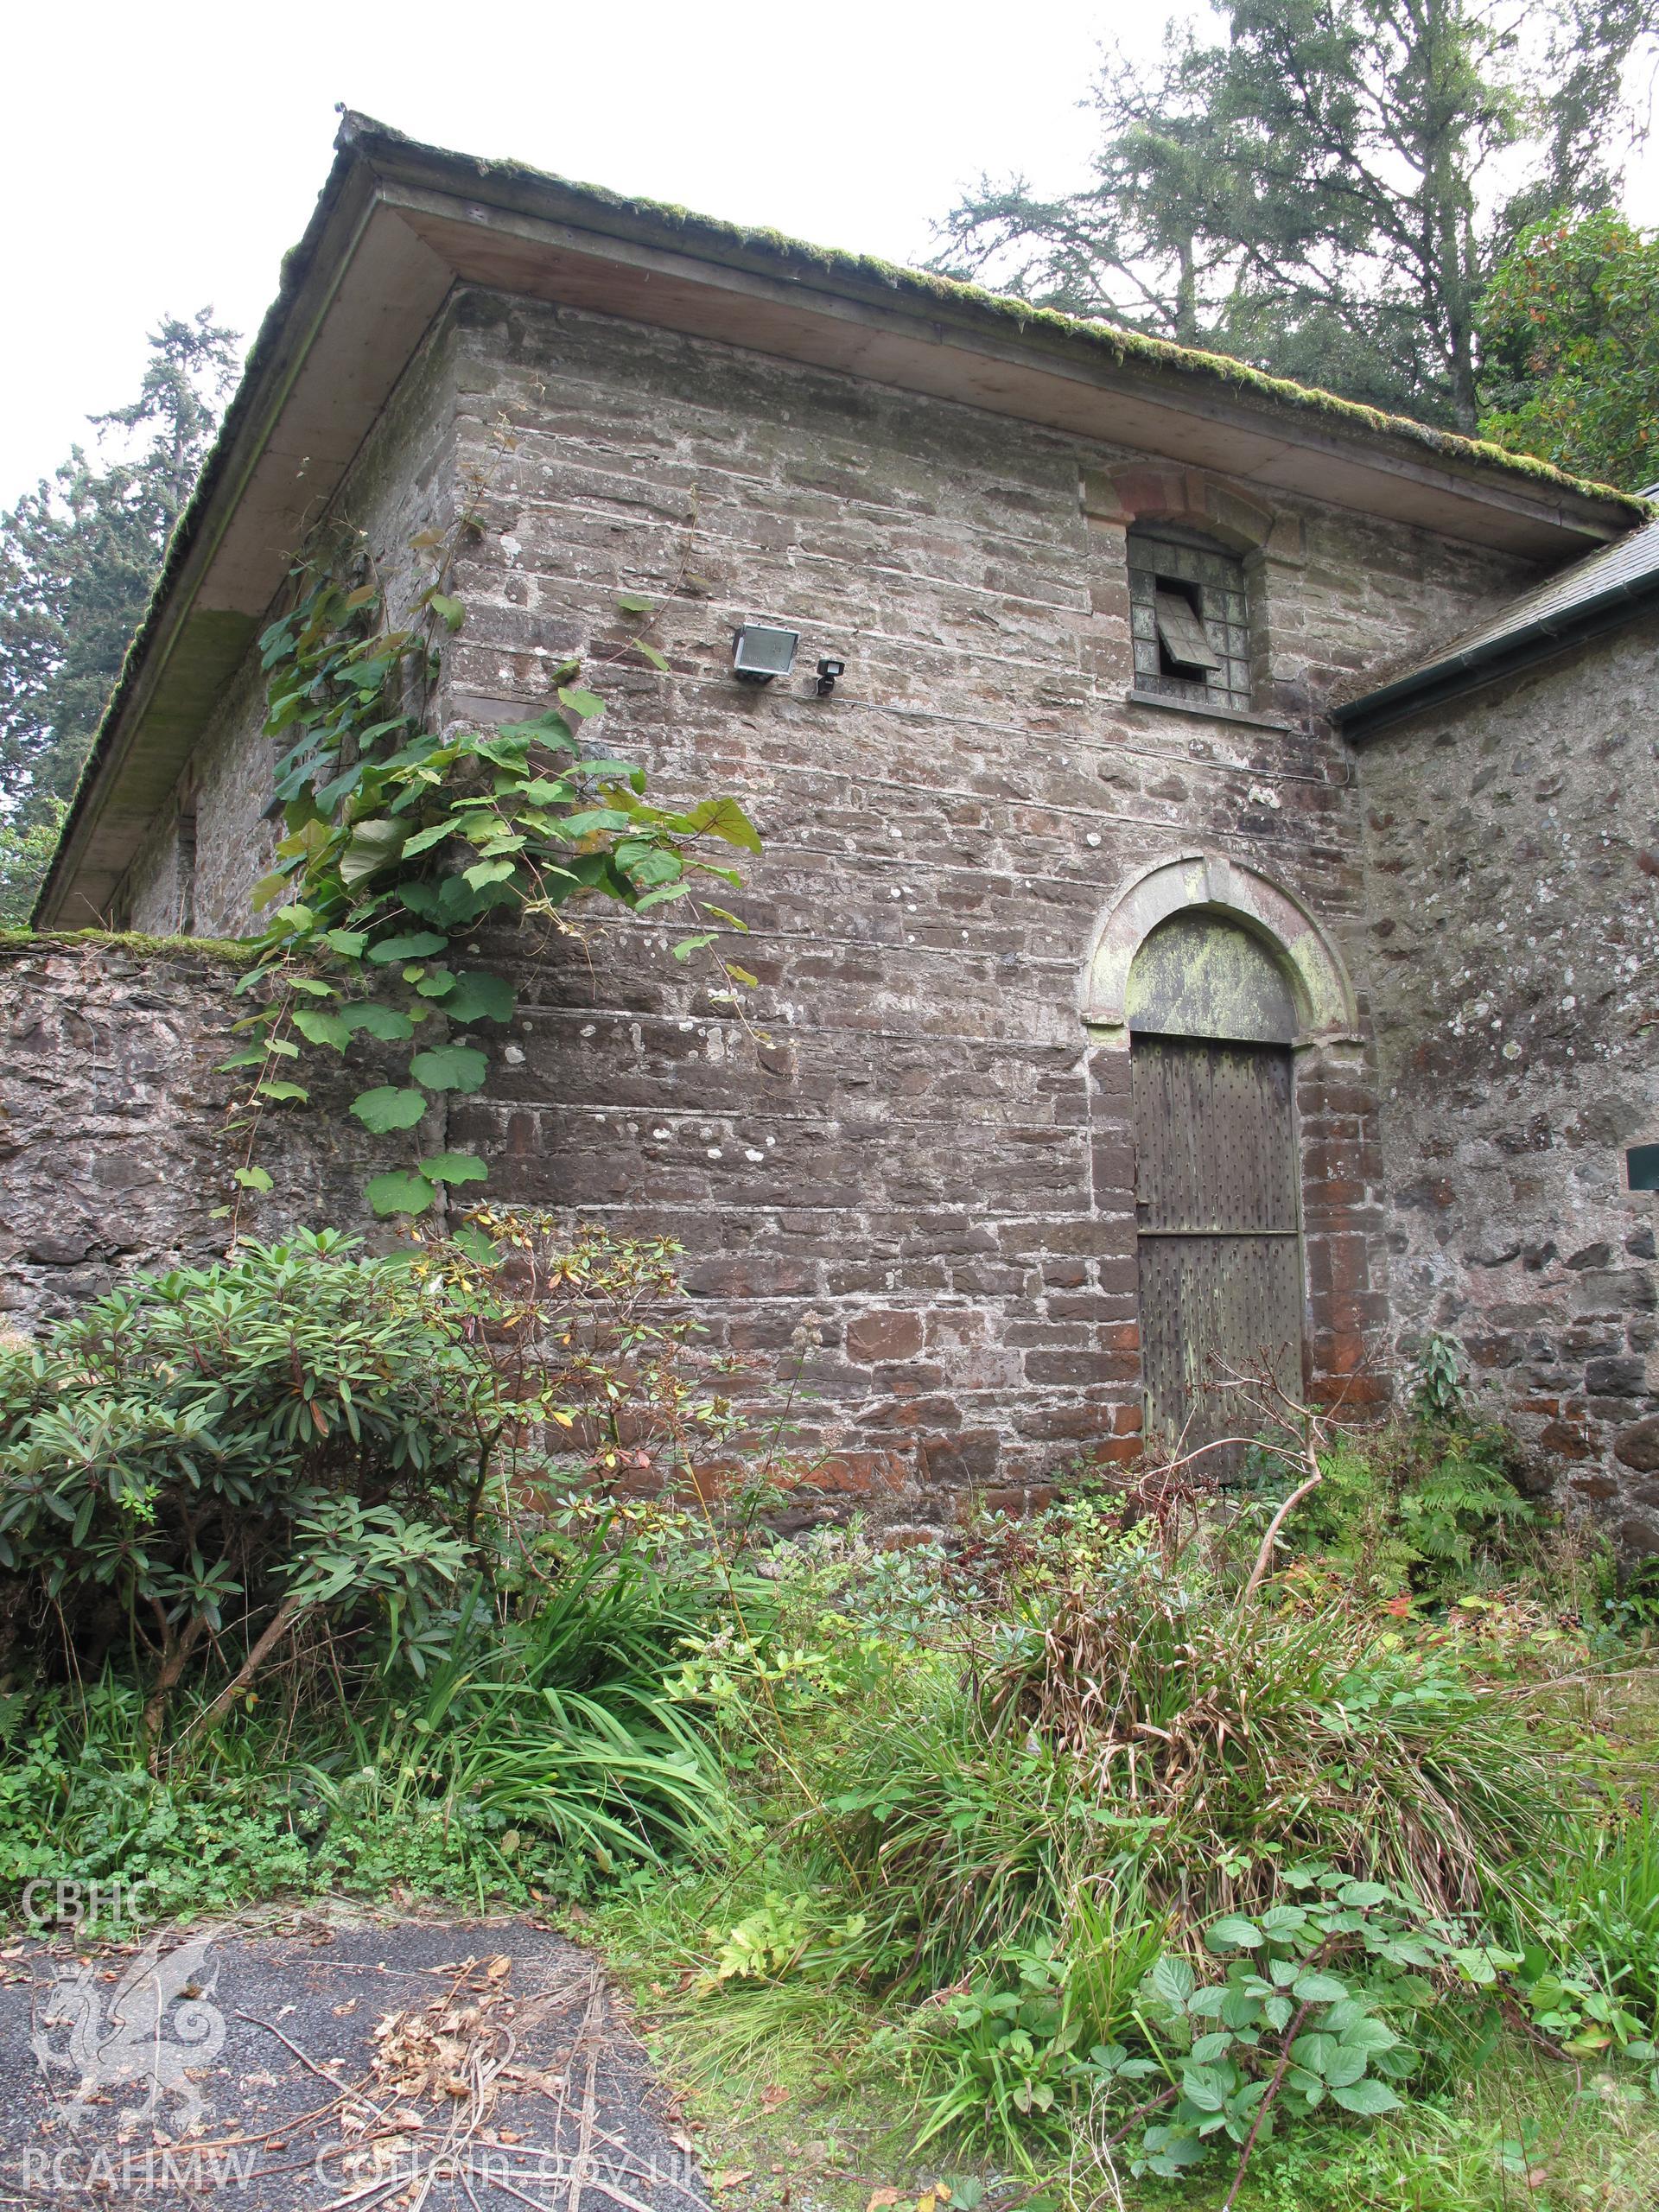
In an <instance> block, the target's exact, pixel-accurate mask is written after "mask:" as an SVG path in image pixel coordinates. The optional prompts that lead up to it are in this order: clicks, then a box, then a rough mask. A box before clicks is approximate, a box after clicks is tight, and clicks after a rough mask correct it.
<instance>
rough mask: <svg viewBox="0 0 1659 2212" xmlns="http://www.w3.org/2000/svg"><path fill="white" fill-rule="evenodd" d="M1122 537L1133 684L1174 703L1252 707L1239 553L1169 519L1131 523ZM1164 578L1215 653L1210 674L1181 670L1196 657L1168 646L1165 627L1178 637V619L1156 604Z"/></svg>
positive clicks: (1245, 584) (1244, 578)
mask: <svg viewBox="0 0 1659 2212" xmlns="http://www.w3.org/2000/svg"><path fill="white" fill-rule="evenodd" d="M1124 543H1125V552H1126V556H1127V559H1128V572H1129V578H1128V580H1129V639H1130V656H1131V661H1132V664H1133V671H1134V684H1135V690H1136V691H1137V692H1139V693H1141V695H1143V696H1150V697H1154V698H1166V699H1168V700H1169V701H1171V702H1172V703H1173V704H1177V705H1180V706H1185V707H1198V708H1200V709H1202V708H1204V707H1214V708H1218V709H1221V710H1222V711H1223V712H1224V713H1227V714H1234V715H1252V714H1254V712H1255V684H1254V682H1253V680H1252V679H1253V675H1254V662H1255V638H1254V624H1253V620H1252V616H1253V608H1252V605H1251V593H1250V588H1249V573H1248V570H1247V569H1246V565H1245V563H1244V561H1243V558H1242V557H1241V556H1239V555H1238V554H1236V553H1234V552H1232V551H1231V550H1230V549H1229V548H1228V547H1226V546H1224V545H1223V544H1220V543H1218V542H1217V540H1216V539H1215V538H1213V537H1208V536H1207V535H1205V533H1204V532H1203V531H1196V530H1189V529H1186V528H1184V527H1183V526H1182V525H1180V524H1176V523H1166V524H1157V523H1144V524H1143V523H1135V524H1131V525H1130V527H1129V528H1128V531H1126V532H1125V534H1124ZM1171 585H1173V586H1174V587H1176V590H1175V591H1174V593H1173V596H1174V597H1176V598H1179V599H1183V600H1185V601H1186V603H1187V606H1188V607H1189V608H1191V609H1192V613H1193V615H1194V616H1195V618H1196V620H1197V621H1198V625H1199V626H1200V627H1201V629H1202V631H1203V633H1204V635H1205V638H1206V639H1207V640H1208V642H1209V647H1210V650H1211V652H1213V653H1214V654H1215V655H1216V666H1215V670H1214V671H1213V672H1211V673H1210V674H1206V675H1192V674H1187V673H1185V672H1183V671H1184V670H1185V669H1187V668H1192V667H1195V666H1196V665H1197V664H1196V663H1192V662H1188V663H1185V664H1183V663H1182V662H1180V661H1179V659H1178V658H1177V657H1176V653H1175V652H1174V651H1173V649H1172V645H1171V638H1170V634H1169V632H1174V633H1175V634H1176V635H1177V636H1178V637H1179V636H1180V635H1181V633H1182V632H1183V631H1184V629H1185V626H1184V625H1183V624H1182V623H1181V621H1180V620H1179V613H1178V611H1177V610H1175V609H1173V608H1164V609H1160V606H1159V601H1160V599H1161V598H1162V597H1163V596H1164V594H1165V592H1166V589H1167V588H1168V587H1169V586H1171ZM1195 601H1196V605H1195ZM1187 641H1188V642H1190V633H1189V635H1188V638H1187Z"/></svg>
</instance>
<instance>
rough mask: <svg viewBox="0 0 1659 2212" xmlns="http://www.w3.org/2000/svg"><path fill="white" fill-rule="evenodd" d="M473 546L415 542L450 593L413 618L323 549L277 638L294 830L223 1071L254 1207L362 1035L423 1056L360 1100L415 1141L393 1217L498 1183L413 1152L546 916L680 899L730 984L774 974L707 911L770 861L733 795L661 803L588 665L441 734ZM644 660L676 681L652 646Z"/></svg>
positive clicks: (374, 1189) (458, 1156)
mask: <svg viewBox="0 0 1659 2212" xmlns="http://www.w3.org/2000/svg"><path fill="white" fill-rule="evenodd" d="M468 526H469V525H467V524H462V525H461V528H463V529H465V528H467V527H468ZM453 550H454V534H451V535H449V536H447V537H446V536H445V535H444V534H442V533H440V532H437V531H427V532H423V534H422V535H421V536H420V537H416V539H414V540H413V541H412V543H411V551H412V553H413V555H414V556H415V558H416V563H418V564H422V565H423V573H424V575H426V577H427V578H428V579H429V581H427V582H425V583H424V584H423V585H420V584H417V585H416V588H415V590H414V593H413V594H412V597H413V611H412V613H411V614H410V616H409V618H408V619H406V620H404V621H402V622H401V623H394V622H391V621H390V620H388V615H387V604H386V602H387V596H388V594H387V592H386V589H385V585H384V584H383V582H382V581H381V579H380V578H379V577H378V575H376V573H375V572H374V570H373V568H372V563H370V561H369V560H368V558H367V556H366V554H365V552H364V551H363V550H362V549H361V547H360V545H359V544H357V543H353V542H350V541H347V542H346V543H345V544H344V545H343V546H342V545H336V546H335V547H334V549H333V550H332V551H330V552H317V553H314V554H313V555H311V556H308V558H307V559H305V560H303V561H302V562H301V563H299V564H298V565H297V566H296V568H295V569H294V570H293V572H292V583H293V588H294V603H293V605H292V607H290V608H289V612H288V613H285V614H283V616H282V617H281V618H280V619H279V620H277V621H275V622H273V623H272V624H271V625H270V628H269V629H267V630H266V631H265V632H264V636H263V637H262V638H261V639H260V652H261V657H262V664H263V667H264V673H265V677H266V684H267V693H266V697H267V705H268V710H269V711H268V717H267V720H266V723H265V729H266V733H267V734H268V735H270V736H271V737H273V738H277V739H283V740H286V741H287V743H286V747H285V750H284V751H283V755H282V757H281V759H280V760H279V761H278V764H277V798H278V799H279V800H280V802H281V804H282V807H283V829H284V834H283V836H282V838H281V839H280V841H279V842H278V843H277V851H276V865H275V867H274V868H273V869H272V871H271V873H270V874H269V875H267V876H265V877H264V879H263V880H262V881H261V882H260V883H259V884H258V885H257V886H256V887H255V891H254V903H255V906H256V908H257V909H259V910H261V911H267V912H269V919H268V920H267V921H266V923H265V925H264V930H263V931H262V933H261V934H260V936H259V937H258V938H257V940H256V945H257V957H256V960H255V963H254V964H253V965H252V967H251V969H250V970H249V972H248V974H247V976H245V978H244V980H243V982H242V983H241V985H240V986H239V987H238V988H240V989H241V990H243V991H244V992H245V993H247V994H249V995H251V997H253V998H254V999H255V1000H256V1001H257V1004H256V1006H255V1007H254V1010H253V1011H252V1012H251V1013H250V1014H248V1015H247V1016H246V1017H245V1020H243V1021H242V1022H241V1023H240V1024H239V1025H238V1027H239V1028H240V1029H241V1031H242V1032H244V1033H245V1039H246V1041H245V1044H244V1045H243V1046H242V1047H241V1049H240V1050H238V1052H235V1053H234V1054H233V1055H232V1058H230V1059H228V1060H226V1062H224V1063H223V1065H224V1066H225V1067H226V1068H227V1069H232V1070H235V1071H246V1075H247V1081H248V1085H249V1087H248V1090H247V1091H246V1093H245V1096H243V1097H242V1098H241V1099H239V1100H238V1105H237V1109H236V1116H235V1120H234V1122H233V1127H235V1128H237V1129H238V1130H239V1131H241V1132H243V1133H245V1135H246V1138H247V1146H246V1150H245V1158H244V1160H243V1163H242V1165H241V1166H239V1167H238V1169H237V1170H236V1179H237V1181H238V1184H239V1185H241V1186H242V1188H243V1190H244V1191H249V1192H258V1191H265V1190H269V1189H270V1187H271V1177H270V1173H268V1172H267V1170H265V1169H264V1168H263V1167H261V1166H259V1165H258V1163H257V1158H256V1157H255V1154H256V1150H257V1137H258V1134H259V1130H260V1128H261V1126H262V1123H263V1121H264V1116H265V1114H266V1112H267V1110H268V1109H281V1108H288V1107H302V1106H304V1105H305V1104H306V1103H308V1100H309V1096H310V1093H309V1089H308V1085H307V1084H305V1083H303V1082H302V1081H301V1080H299V1079H298V1078H299V1076H300V1074H301V1072H302V1071H301V1069H300V1067H299V1066H297V1065H296V1063H298V1062H300V1061H302V1058H304V1056H305V1055H306V1054H308V1053H311V1052H334V1053H338V1054H341V1055H344V1054H346V1053H347V1052H351V1051H352V1050H353V1047H354V1046H357V1045H358V1044H359V1041H360V1040H362V1039H370V1040H373V1041H374V1042H375V1043H378V1045H380V1046H395V1047H402V1046H408V1047H409V1053H408V1058H407V1061H406V1062H405V1064H404V1067H403V1069H402V1071H400V1072H399V1073H398V1075H397V1077H396V1079H395V1080H391V1081H388V1082H383V1083H378V1084H372V1085H371V1086H370V1087H369V1088H366V1089H365V1090H361V1091H359V1093H358V1095H357V1096H356V1097H355V1098H353V1100H352V1102H351V1111H352V1113H353V1115H354V1116H356V1117H357V1119H358V1120H359V1122H361V1123H362V1124H363V1126H364V1127H365V1128H366V1129H368V1130H370V1131H372V1133H373V1134H374V1135H380V1136H387V1137H392V1138H397V1139H398V1140H400V1141H401V1143H402V1144H403V1146H404V1148H405V1149H404V1157H403V1158H402V1159H401V1160H398V1161H397V1163H396V1164H395V1165H392V1166H388V1167H387V1168H385V1170H383V1171H382V1172H381V1173H378V1174H376V1175H374V1176H372V1178H371V1179H369V1181H368V1183H367V1185H366V1186H365V1195H366V1197H367V1198H368V1200H369V1202H370V1204H371V1205H372V1207H373V1208H374V1210H375V1211H376V1212H377V1213H378V1214H382V1215H410V1214H419V1213H423V1212H424V1211H426V1210H427V1209H428V1208H429V1206H430V1205H432V1203H433V1201H434V1199H435V1197H436V1195H437V1192H438V1191H439V1188H440V1186H442V1185H457V1184H468V1183H480V1182H482V1181H484V1180H485V1179H486V1173H487V1171H486V1166H485V1164H484V1162H483V1161H482V1160H480V1159H479V1158H477V1156H476V1155H475V1154H470V1153H459V1152H449V1151H445V1152H428V1151H424V1150H423V1149H422V1147H420V1145H419V1143H418V1141H417V1136H416V1132H417V1131H418V1130H419V1128H420V1126H421V1124H422V1123H423V1121H424V1120H425V1118H426V1116H427V1113H428V1110H429V1108H430V1107H431V1106H432V1105H433V1103H434V1102H435V1100H436V1099H438V1098H439V1097H441V1096H457V1095H466V1094H468V1093H471V1092H474V1091H477V1090H480V1089H481V1087H482V1085H483V1084H484V1082H485V1079H486V1075H487V1072H488V1067H489V1054H488V1044H489V1040H490V1039H491V1038H492V1037H493V1036H497V1035H499V1034H500V1033H502V1032H504V1031H505V1028H506V1026H507V1024H508V1023H509V1022H510V1021H511V1020H512V1015H513V1012H514V1008H515V1006H516V1004H517V993H516V990H515V987H514V983H513V981H512V976H511V975H510V974H507V973H504V972H502V970H501V969H500V968H499V967H496V966H492V965H490V964H488V963H487V961H486V962H485V963H483V964H474V963H476V962H477V960H478V956H479V954H480V945H479V942H478V939H479V933H480V931H485V930H492V929H499V926H500V925H503V924H509V923H516V922H523V921H526V920H531V919H539V920H541V921H542V922H543V923H544V924H545V925H547V926H549V927H550V929H553V930H555V931H569V930H570V928H571V926H572V925H571V923H570V921H569V919H568V918H567V914H566V910H567V909H568V908H569V907H570V906H572V905H573V904H575V903H576V902H579V901H584V900H593V899H609V900H613V901H614V902H616V903H617V904H619V905H620V906H622V907H625V908H626V909H628V910H630V911H631V912H633V913H636V914H640V913H645V912H650V911H651V910H652V909H655V908H658V907H665V906H670V905H671V904H674V903H678V904H679V905H680V906H682V907H683V910H684V912H685V914H686V918H687V922H688V925H689V933H688V934H687V935H686V936H684V937H683V938H681V939H680V940H679V942H678V943H677V944H675V946H674V948H673V950H674V955H675V957H676V958H677V959H681V960H685V959H688V958H690V957H691V955H692V954H693V953H695V952H707V953H709V957H712V958H713V959H714V960H715V962H716V963H717V964H718V966H719V967H720V969H721V971H722V976H723V979H724V987H725V988H727V989H728V991H730V990H734V989H735V988H736V987H737V986H739V985H752V984H753V982H754V978H753V976H750V975H748V974H747V972H746V971H745V970H744V969H741V968H739V967H737V966H735V965H734V963H731V962H730V961H728V960H727V959H726V958H725V957H723V956H722V955H721V952H720V951H719V950H718V946H719V941H720V936H721V931H727V930H734V929H741V928H742V927H743V924H742V923H741V921H740V920H739V918H738V917H737V916H736V915H735V914H734V913H732V912H730V911H729V910H728V908H726V907H724V906H712V905H710V904H709V901H708V899H707V898H706V897H704V896H703V895H702V893H703V891H704V890H705V889H706V887H708V885H709V883H710V882H711V881H715V882H718V883H719V884H721V885H722V886H725V887H733V888H734V887H737V886H738V885H739V883H740V881H741V879H740V877H739V874H738V873H737V871H736V870H735V869H734V868H732V867H730V866H728V865H726V864H724V863H723V862H722V861H718V860H716V859H715V858H714V857H712V856H711V855H713V854H714V853H715V850H716V849H721V848H723V849H726V850H727V851H728V852H729V850H730V849H732V848H734V847H735V848H738V849H741V850H743V851H746V852H751V853H753V852H758V851H759V850H760V837H759V836H758V835H757V833H756V831H755V829H754V827H753V824H752V823H751V822H750V821H749V819H748V817H747V815H746V814H745V813H744V811H743V809H742V808H741V806H740V805H739V804H738V802H737V801H736V800H735V799H734V798H705V799H702V800H700V801H699V802H697V803H696V804H694V805H692V806H690V807H687V808H663V807H658V806H655V805H652V804H649V803H648V802H647V799H646V798H645V791H646V781H645V772H644V771H643V770H642V769H640V768H638V767H634V766H630V765H629V764H628V763H627V762H626V761H623V760H616V759H613V758H612V757H610V756H609V755H608V754H607V753H605V751H604V749H603V747H600V746H598V745H596V744H595V743H594V725H595V724H596V723H597V721H599V718H600V716H601V714H602V713H603V711H604V702H603V700H602V699H601V698H600V697H599V696H598V695H597V694H596V693H595V692H594V691H593V690H589V689H588V687H587V685H586V684H585V683H582V681H581V680H580V679H581V675H582V671H581V668H580V666H579V664H578V663H577V662H575V661H574V660H572V661H569V662H568V663H566V664H564V665H563V667H561V668H558V669H557V670H556V671H554V672H553V677H552V685H551V690H552V696H551V698H550V702H549V704H548V705H547V706H546V707H545V708H544V709H543V710H542V711H541V712H540V713H539V714H538V715H535V716H534V717H533V718H531V719H528V720H526V721H521V722H513V723H509V724H506V725H504V726H502V727H499V728H492V729H486V730H453V729H452V730H443V731H434V730H433V729H431V728H429V727H428V721H429V714H428V709H429V702H430V698H431V695H432V690H433V686H434V684H435V681H436V678H437V676H438V674H439V672H440V669H441V665H442V651H443V646H444V644H445V642H446V641H447V639H448V638H450V637H452V636H453V635H454V633H455V632H458V631H459V630H461V627H462V626H463V624H464V623H465V620H466V616H467V610H466V607H465V606H464V604H463V603H462V601H461V600H460V599H458V598H456V597H455V596H454V594H453V593H452V592H451V591H449V590H448V589H447V588H446V584H447V581H448V569H449V566H450V563H451V558H452V556H453ZM618 609H619V612H620V613H621V614H622V615H623V616H625V617H626V618H630V619H634V620H637V619H638V618H639V617H641V616H643V615H648V614H649V613H651V612H652V603H651V602H650V601H646V600H644V599H643V598H641V597H640V596H639V595H638V594H627V595H626V596H625V597H624V598H623V599H620V600H619V601H618ZM632 646H633V649H636V650H637V651H638V652H640V653H641V654H642V655H643V657H644V658H645V659H647V660H648V661H650V662H651V663H652V665H654V666H657V667H659V668H661V667H664V666H665V665H666V664H665V662H664V659H663V657H662V655H661V653H660V652H658V649H657V648H656V647H654V646H652V645H650V644H649V642H648V641H647V640H645V639H641V638H635V639H633V640H632ZM458 946H459V947H460V948H461V949H460V950H457V948H458ZM225 1211H227V1212H228V1211H233V1209H230V1208H226V1209H225Z"/></svg>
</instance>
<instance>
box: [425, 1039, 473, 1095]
mask: <svg viewBox="0 0 1659 2212" xmlns="http://www.w3.org/2000/svg"><path fill="white" fill-rule="evenodd" d="M409 1071H410V1075H412V1076H413V1077H414V1078H415V1080H416V1083H423V1084H425V1085H426V1087H427V1089H428V1090H461V1091H467V1092H471V1091H474V1090H482V1089H483V1088H484V1078H485V1077H486V1075H487V1074H488V1073H489V1071H490V1064H489V1061H488V1059H487V1058H486V1057H485V1055H484V1054H483V1053H482V1052H479V1051H478V1050H477V1048H476V1047H475V1046H471V1045H439V1046H435V1049H434V1050H433V1051H431V1052H416V1055H415V1057H414V1058H413V1059H411V1060H410V1064H409Z"/></svg>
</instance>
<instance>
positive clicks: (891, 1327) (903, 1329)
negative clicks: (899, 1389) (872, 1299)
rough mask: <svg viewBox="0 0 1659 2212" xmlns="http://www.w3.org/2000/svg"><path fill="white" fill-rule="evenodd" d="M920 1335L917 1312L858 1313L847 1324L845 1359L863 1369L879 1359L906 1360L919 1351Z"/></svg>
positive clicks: (919, 1320)
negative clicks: (851, 1360) (846, 1357)
mask: <svg viewBox="0 0 1659 2212" xmlns="http://www.w3.org/2000/svg"><path fill="white" fill-rule="evenodd" d="M922 1334H923V1324H922V1317H921V1315H920V1314H919V1313H904V1312H889V1313H861V1314H860V1315H859V1316H858V1318H857V1319H856V1320H853V1321H849V1323H848V1325H847V1356H848V1357H849V1359H854V1360H856V1361H857V1362H858V1363H859V1364H860V1365H861V1366H863V1367H873V1366H874V1365H876V1364H877V1363H878V1362H880V1361H883V1360H894V1359H909V1358H911V1357H913V1355H914V1354H915V1353H917V1352H918V1351H920V1350H921V1348H922Z"/></svg>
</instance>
